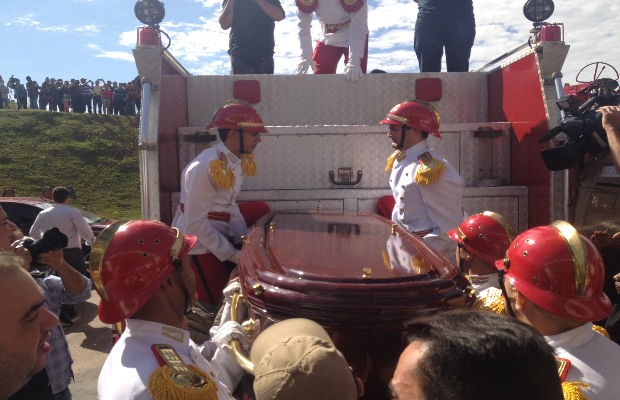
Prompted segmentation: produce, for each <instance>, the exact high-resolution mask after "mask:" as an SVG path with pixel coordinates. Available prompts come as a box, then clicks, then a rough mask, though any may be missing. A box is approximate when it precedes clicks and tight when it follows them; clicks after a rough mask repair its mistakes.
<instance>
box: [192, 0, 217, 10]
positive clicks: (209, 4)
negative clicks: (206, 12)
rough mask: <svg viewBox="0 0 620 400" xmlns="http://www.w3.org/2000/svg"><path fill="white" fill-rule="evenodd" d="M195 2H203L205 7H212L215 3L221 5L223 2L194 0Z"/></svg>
mask: <svg viewBox="0 0 620 400" xmlns="http://www.w3.org/2000/svg"><path fill="white" fill-rule="evenodd" d="M193 1H194V3H201V4H202V5H203V6H204V7H206V8H210V7H213V6H215V5H220V4H222V2H221V1H220V0H193Z"/></svg>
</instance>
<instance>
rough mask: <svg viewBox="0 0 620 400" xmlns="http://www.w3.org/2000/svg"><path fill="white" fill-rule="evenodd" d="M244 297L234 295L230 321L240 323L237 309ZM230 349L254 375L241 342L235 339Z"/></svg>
mask: <svg viewBox="0 0 620 400" xmlns="http://www.w3.org/2000/svg"><path fill="white" fill-rule="evenodd" d="M242 297H243V296H242V295H241V294H239V292H235V293H233V295H232V304H231V307H230V320H231V321H235V322H239V320H238V313H237V308H238V307H239V302H240V301H242ZM230 348H231V349H232V352H233V355H234V356H235V359H236V360H237V362H238V363H239V365H240V366H241V368H243V369H244V370H245V371H247V372H249V373H250V374H252V375H254V364H252V361H250V360H249V359H248V358H247V357H246V355H245V353H244V352H243V347H242V346H241V342H240V341H239V339H233V340H231V341H230Z"/></svg>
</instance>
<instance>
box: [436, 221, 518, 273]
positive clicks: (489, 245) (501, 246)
mask: <svg viewBox="0 0 620 400" xmlns="http://www.w3.org/2000/svg"><path fill="white" fill-rule="evenodd" d="M448 236H450V237H451V238H452V240H454V241H455V242H458V243H461V245H462V246H463V247H465V248H466V249H467V250H469V251H471V252H472V253H474V254H475V255H476V256H478V257H480V258H481V259H483V260H484V262H486V263H487V264H489V265H495V261H497V260H501V259H503V258H504V255H505V254H506V250H508V246H510V242H512V241H513V240H515V237H516V236H517V232H516V231H515V228H513V227H512V225H511V224H510V222H508V220H507V219H506V218H504V217H502V216H501V215H499V214H497V213H494V212H491V211H485V212H483V213H482V214H476V215H472V216H471V217H469V218H467V219H466V220H465V221H463V223H461V225H459V226H458V228H456V229H453V230H451V231H449V232H448Z"/></svg>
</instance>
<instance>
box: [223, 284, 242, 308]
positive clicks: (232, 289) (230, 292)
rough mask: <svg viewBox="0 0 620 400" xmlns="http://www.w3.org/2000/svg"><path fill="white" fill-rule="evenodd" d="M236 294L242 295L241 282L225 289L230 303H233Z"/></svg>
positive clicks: (225, 294) (225, 295)
mask: <svg viewBox="0 0 620 400" xmlns="http://www.w3.org/2000/svg"><path fill="white" fill-rule="evenodd" d="M235 292H237V293H241V283H240V282H239V281H234V282H233V283H231V284H230V285H228V286H226V287H225V288H224V292H223V294H224V297H225V298H226V301H227V302H228V303H230V302H232V296H233V294H234V293H235Z"/></svg>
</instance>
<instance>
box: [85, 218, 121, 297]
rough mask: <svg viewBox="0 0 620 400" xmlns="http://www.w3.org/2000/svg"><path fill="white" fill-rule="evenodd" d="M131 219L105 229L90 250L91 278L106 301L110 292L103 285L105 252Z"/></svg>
mask: <svg viewBox="0 0 620 400" xmlns="http://www.w3.org/2000/svg"><path fill="white" fill-rule="evenodd" d="M130 222H131V220H129V219H122V220H120V221H116V222H114V223H113V224H111V225H110V226H108V227H107V228H105V229H104V230H103V231H102V232H101V233H100V234H99V236H97V240H95V243H93V247H92V248H91V250H90V263H89V269H90V278H91V280H92V282H93V284H94V285H95V287H96V288H97V291H98V292H99V293H100V294H101V297H103V299H104V300H105V301H110V298H109V297H108V292H106V290H105V285H104V284H103V257H104V256H105V252H106V250H107V249H108V245H109V244H110V242H111V241H112V238H114V235H116V232H118V231H119V229H120V228H121V227H122V226H125V225H127V224H128V223H130Z"/></svg>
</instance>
